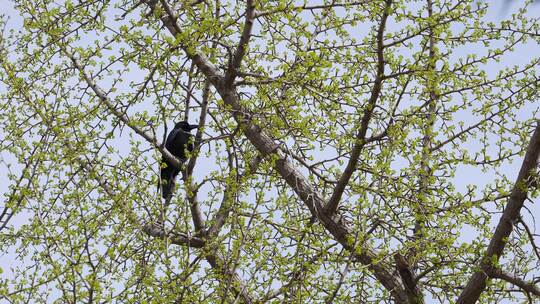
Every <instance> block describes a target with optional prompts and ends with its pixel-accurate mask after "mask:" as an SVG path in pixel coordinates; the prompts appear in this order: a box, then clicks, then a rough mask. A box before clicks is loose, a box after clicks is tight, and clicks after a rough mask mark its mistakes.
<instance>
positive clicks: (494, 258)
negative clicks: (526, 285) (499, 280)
mask: <svg viewBox="0 0 540 304" xmlns="http://www.w3.org/2000/svg"><path fill="white" fill-rule="evenodd" d="M536 123H537V125H536V128H535V131H534V133H533V135H532V137H531V141H530V142H529V146H528V147H527V152H526V153H525V158H524V159H523V163H522V164H521V169H520V170H519V174H518V177H517V179H516V182H515V184H514V188H513V189H512V192H511V193H510V198H509V199H508V204H507V205H506V208H505V209H504V212H503V214H502V216H501V218H500V220H499V224H498V225H497V228H496V229H495V233H494V234H493V237H492V238H491V241H490V242H489V246H488V248H487V251H486V252H485V253H484V256H483V258H482V261H481V262H480V270H478V271H476V272H475V273H474V274H473V275H472V276H471V278H470V279H469V282H468V283H467V286H466V287H465V289H463V291H462V292H461V294H460V295H459V298H458V300H457V303H460V304H469V303H476V301H478V298H479V297H480V294H481V293H482V292H483V291H484V289H485V288H486V282H487V279H488V275H487V274H486V273H485V271H484V269H485V268H489V267H492V266H493V265H494V264H496V263H497V262H498V261H499V258H500V256H501V255H502V253H503V251H504V247H505V246H506V243H507V242H508V237H509V236H510V234H511V233H512V229H513V226H514V224H515V223H516V222H517V221H518V219H519V216H520V215H519V213H520V211H521V208H522V207H523V203H524V201H525V199H526V198H527V192H528V190H529V188H531V183H532V182H533V180H532V178H533V171H534V170H535V168H536V166H537V165H538V157H539V156H540V120H537V121H536ZM535 186H536V187H537V185H535Z"/></svg>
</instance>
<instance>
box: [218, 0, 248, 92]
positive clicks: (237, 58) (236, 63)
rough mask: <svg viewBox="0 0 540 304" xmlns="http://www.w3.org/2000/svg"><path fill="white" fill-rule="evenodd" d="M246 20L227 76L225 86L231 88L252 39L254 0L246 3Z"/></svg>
mask: <svg viewBox="0 0 540 304" xmlns="http://www.w3.org/2000/svg"><path fill="white" fill-rule="evenodd" d="M245 15H246V20H245V23H244V29H243V31H242V36H240V41H239V42H238V47H237V48H236V52H235V53H234V57H233V58H232V59H231V62H229V69H228V70H227V73H226V74H225V85H226V86H230V85H231V84H232V83H233V82H234V80H235V78H236V75H237V74H238V72H239V70H240V64H241V63H242V59H243V58H244V55H245V54H246V49H247V46H248V43H249V39H250V38H251V30H252V29H253V19H255V3H254V1H253V0H247V1H246V13H245Z"/></svg>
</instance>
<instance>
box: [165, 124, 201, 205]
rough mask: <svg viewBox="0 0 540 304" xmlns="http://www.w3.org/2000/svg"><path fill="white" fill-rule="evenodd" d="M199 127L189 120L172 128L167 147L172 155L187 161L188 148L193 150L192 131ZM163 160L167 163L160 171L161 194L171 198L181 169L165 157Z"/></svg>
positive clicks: (166, 143)
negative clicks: (191, 123)
mask: <svg viewBox="0 0 540 304" xmlns="http://www.w3.org/2000/svg"><path fill="white" fill-rule="evenodd" d="M197 127H199V126H198V125H190V124H189V123H188V122H187V121H181V122H179V123H177V124H176V125H175V126H174V129H172V130H171V132H170V133H169V135H168V136H167V140H166V141H165V148H167V150H168V151H169V152H171V154H172V155H174V156H176V157H177V158H179V159H180V161H181V162H185V161H186V150H187V151H189V152H191V151H193V141H192V140H191V138H192V137H193V136H192V135H191V133H190V131H191V130H193V129H195V128H197ZM161 161H162V163H164V164H165V166H163V165H162V167H161V172H160V173H161V180H160V185H161V196H162V197H163V198H164V199H166V200H169V199H170V197H171V195H172V191H173V189H174V181H175V179H176V176H177V175H178V173H179V172H180V169H178V168H176V167H175V166H173V164H171V163H170V162H168V161H167V160H166V159H165V158H162V159H161Z"/></svg>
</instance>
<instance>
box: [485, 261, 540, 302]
mask: <svg viewBox="0 0 540 304" xmlns="http://www.w3.org/2000/svg"><path fill="white" fill-rule="evenodd" d="M484 271H485V272H486V274H487V275H488V276H489V277H490V278H494V279H501V280H504V281H506V282H508V283H511V284H514V285H516V286H517V287H519V288H521V289H523V290H524V291H525V292H527V293H532V294H533V295H535V296H538V297H540V289H539V288H538V287H537V286H536V285H534V284H533V283H528V282H525V281H524V280H522V279H520V278H518V277H516V276H514V275H512V274H510V273H508V272H504V271H503V270H502V269H499V268H496V267H486V268H484Z"/></svg>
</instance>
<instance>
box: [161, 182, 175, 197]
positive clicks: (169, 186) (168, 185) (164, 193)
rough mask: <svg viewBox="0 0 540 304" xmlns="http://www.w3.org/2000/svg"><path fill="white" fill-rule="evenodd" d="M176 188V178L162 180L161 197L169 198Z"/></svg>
mask: <svg viewBox="0 0 540 304" xmlns="http://www.w3.org/2000/svg"><path fill="white" fill-rule="evenodd" d="M173 189H174V178H170V177H169V178H168V179H163V180H161V197H163V198H164V199H166V200H169V198H170V197H171V195H172V193H173Z"/></svg>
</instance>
